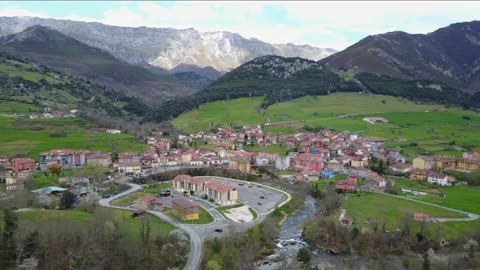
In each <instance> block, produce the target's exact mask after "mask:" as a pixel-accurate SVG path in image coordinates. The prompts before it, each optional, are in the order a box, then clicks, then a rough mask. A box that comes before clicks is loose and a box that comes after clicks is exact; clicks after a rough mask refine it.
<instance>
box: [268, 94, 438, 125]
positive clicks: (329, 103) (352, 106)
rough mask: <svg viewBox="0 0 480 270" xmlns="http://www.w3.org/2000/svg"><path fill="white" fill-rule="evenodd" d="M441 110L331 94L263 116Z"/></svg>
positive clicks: (396, 100)
mask: <svg viewBox="0 0 480 270" xmlns="http://www.w3.org/2000/svg"><path fill="white" fill-rule="evenodd" d="M441 109H444V107H443V106H442V105H425V104H421V105H420V104H416V103H414V102H411V101H409V100H406V99H403V98H396V97H391V96H383V95H365V94H357V93H334V94H331V95H328V96H307V97H303V98H299V99H295V100H292V101H289V102H282V103H277V104H273V105H272V106H270V107H268V109H267V110H266V114H267V115H268V116H269V117H270V121H271V122H272V123H276V122H283V121H291V120H304V121H307V122H308V121H311V120H312V121H314V120H316V119H319V118H328V117H335V116H339V115H346V114H366V113H386V112H412V111H420V112H423V111H431V110H441Z"/></svg>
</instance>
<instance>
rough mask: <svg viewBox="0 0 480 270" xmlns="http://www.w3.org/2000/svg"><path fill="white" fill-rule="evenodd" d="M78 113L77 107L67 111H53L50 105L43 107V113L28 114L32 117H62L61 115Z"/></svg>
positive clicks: (69, 115) (73, 115) (70, 115)
mask: <svg viewBox="0 0 480 270" xmlns="http://www.w3.org/2000/svg"><path fill="white" fill-rule="evenodd" d="M77 114H78V110H77V109H72V110H69V111H66V112H62V111H53V110H52V109H51V108H50V107H45V108H43V112H42V113H32V114H29V115H28V118H30V119H37V118H60V117H76V116H77Z"/></svg>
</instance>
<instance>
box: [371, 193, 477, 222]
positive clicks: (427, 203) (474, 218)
mask: <svg viewBox="0 0 480 270" xmlns="http://www.w3.org/2000/svg"><path fill="white" fill-rule="evenodd" d="M372 193H378V194H383V195H387V196H391V197H395V198H400V199H404V200H409V201H413V202H418V203H423V204H426V205H431V206H435V207H438V208H441V209H445V210H449V211H453V212H457V213H460V214H464V215H466V216H467V217H466V218H436V217H432V218H431V219H432V220H433V221H437V222H445V221H473V220H476V219H479V218H480V215H477V214H473V213H469V212H465V211H462V210H458V209H453V208H449V207H445V206H441V205H438V204H433V203H429V202H423V201H419V200H415V199H412V198H408V197H404V196H399V195H393V194H388V193H383V192H372Z"/></svg>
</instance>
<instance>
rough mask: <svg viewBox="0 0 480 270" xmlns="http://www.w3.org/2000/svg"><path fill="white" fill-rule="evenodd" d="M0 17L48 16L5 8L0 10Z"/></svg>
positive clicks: (12, 7)
mask: <svg viewBox="0 0 480 270" xmlns="http://www.w3.org/2000/svg"><path fill="white" fill-rule="evenodd" d="M0 16H6V17H12V16H19V17H39V18H48V15H47V14H45V13H41V12H32V11H29V10H25V9H20V8H17V7H14V6H7V7H5V8H2V9H0Z"/></svg>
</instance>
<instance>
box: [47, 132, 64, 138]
mask: <svg viewBox="0 0 480 270" xmlns="http://www.w3.org/2000/svg"><path fill="white" fill-rule="evenodd" d="M48 137H51V138H59V137H67V132H66V131H64V130H62V131H54V132H52V133H50V134H48Z"/></svg>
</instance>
